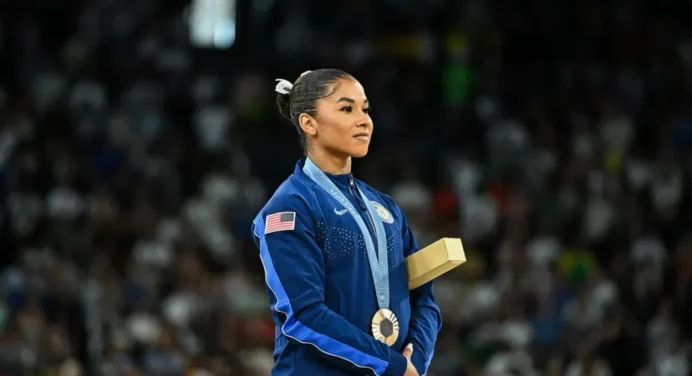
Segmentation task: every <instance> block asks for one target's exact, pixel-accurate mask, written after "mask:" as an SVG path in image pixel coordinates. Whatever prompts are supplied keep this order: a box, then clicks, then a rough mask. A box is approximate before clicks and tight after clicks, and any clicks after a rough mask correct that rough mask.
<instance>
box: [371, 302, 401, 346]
mask: <svg viewBox="0 0 692 376" xmlns="http://www.w3.org/2000/svg"><path fill="white" fill-rule="evenodd" d="M372 335H373V337H375V339H376V340H378V341H380V342H382V343H384V344H386V345H387V346H392V345H394V343H396V340H397V338H399V320H398V319H397V318H396V315H394V312H392V311H390V310H388V309H381V310H379V311H377V312H375V315H374V316H373V317H372Z"/></svg>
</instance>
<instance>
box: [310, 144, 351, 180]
mask: <svg viewBox="0 0 692 376" xmlns="http://www.w3.org/2000/svg"><path fill="white" fill-rule="evenodd" d="M308 158H310V160H311V161H312V163H314V164H315V166H317V167H319V169H320V170H322V171H324V172H325V173H327V174H331V175H342V174H349V173H351V157H342V156H336V155H333V154H329V153H327V152H326V151H324V150H321V149H318V150H315V149H313V150H310V151H309V152H308Z"/></svg>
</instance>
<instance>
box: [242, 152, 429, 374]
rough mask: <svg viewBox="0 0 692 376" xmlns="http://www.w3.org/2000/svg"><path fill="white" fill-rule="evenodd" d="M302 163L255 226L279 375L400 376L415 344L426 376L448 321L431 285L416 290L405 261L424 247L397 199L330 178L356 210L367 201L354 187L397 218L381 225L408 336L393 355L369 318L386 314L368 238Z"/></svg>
mask: <svg viewBox="0 0 692 376" xmlns="http://www.w3.org/2000/svg"><path fill="white" fill-rule="evenodd" d="M303 164H304V159H303V160H300V161H299V162H298V163H297V165H296V169H295V172H294V173H293V174H292V175H291V176H290V177H289V178H288V179H287V180H286V181H285V182H284V183H283V184H281V186H280V187H279V188H278V189H277V190H276V192H275V193H274V195H273V196H272V198H271V199H270V200H269V202H268V203H267V204H266V205H265V207H264V208H263V209H262V210H261V211H260V213H259V214H258V215H257V217H256V218H255V220H254V221H253V225H252V232H253V236H254V240H255V243H256V244H257V246H258V248H259V250H260V258H261V260H262V264H263V266H264V272H265V282H266V284H267V290H268V295H269V300H270V304H271V310H272V315H273V318H274V323H275V326H276V335H275V338H276V342H275V348H274V360H275V365H274V368H273V370H272V375H274V376H283V375H300V376H312V375H314V376H318V375H319V376H328V375H382V376H401V375H404V373H405V370H406V364H407V363H406V358H404V356H403V355H401V352H402V351H403V349H404V347H405V346H406V345H407V344H408V343H412V344H413V346H414V352H413V357H412V363H413V365H414V366H415V367H416V369H417V370H418V373H419V374H420V375H424V374H425V373H426V372H427V369H428V366H429V365H430V361H431V360H432V357H433V350H434V348H435V341H436V340H437V334H438V332H439V331H440V328H441V325H442V318H441V315H440V310H439V308H438V306H437V303H435V299H434V297H433V285H432V282H431V283H428V284H426V285H424V286H421V287H420V288H418V289H416V290H414V291H410V292H409V289H408V276H407V271H406V264H405V263H404V258H405V257H406V256H409V255H410V254H412V253H414V252H416V251H418V245H417V244H416V240H415V239H414V237H413V234H412V233H411V230H410V229H409V227H408V224H407V222H406V218H404V215H403V214H402V212H401V210H400V209H399V208H398V207H397V206H396V205H395V204H394V202H393V201H392V199H391V198H390V197H389V196H387V195H385V194H382V193H380V192H378V191H376V190H375V189H373V188H371V187H369V186H368V185H366V184H365V183H363V182H361V181H358V180H355V179H353V176H352V175H351V174H347V175H327V176H329V178H330V179H332V181H334V183H335V184H336V185H337V187H339V188H340V189H341V190H342V192H343V193H344V195H345V196H346V197H348V198H349V199H350V200H351V201H352V203H353V205H354V207H355V208H356V209H358V210H360V209H363V208H364V203H362V202H361V200H362V199H361V198H360V197H359V195H358V194H357V193H355V194H353V193H352V192H353V188H355V187H357V189H360V190H361V191H362V192H363V193H364V194H365V196H366V197H368V198H369V199H370V200H371V201H373V202H374V203H377V204H379V205H380V206H381V208H380V210H378V211H381V209H382V208H384V212H380V214H381V215H385V216H387V215H389V216H391V217H389V218H388V219H390V220H389V221H383V225H384V226H385V229H386V232H387V241H388V245H389V247H388V248H389V249H388V257H389V269H390V274H389V280H390V281H389V283H390V307H389V308H390V309H391V310H392V311H393V312H394V313H395V314H396V316H397V318H398V319H399V325H400V333H399V339H398V340H397V342H396V343H395V344H394V346H392V347H391V348H390V347H389V346H387V345H385V344H383V343H380V342H378V341H377V340H375V338H374V337H373V336H372V334H371V328H370V326H371V323H370V320H371V319H372V316H373V315H374V314H375V312H376V311H377V310H378V309H379V307H378V306H377V300H376V297H375V288H374V285H373V280H372V276H371V274H370V264H369V263H368V257H367V251H366V248H365V243H364V241H363V236H362V234H361V232H360V230H359V228H358V226H357V225H356V223H355V221H354V220H353V217H351V215H350V214H349V213H347V212H346V210H343V207H342V206H341V205H340V204H339V203H338V201H336V200H335V199H334V198H332V196H330V195H329V193H327V192H326V191H324V190H323V189H322V188H321V187H320V186H318V185H317V184H316V183H314V182H313V181H312V180H311V179H310V178H309V177H308V176H307V175H305V173H304V172H303V170H302V168H303ZM361 211H362V213H361V214H362V215H364V216H367V214H366V211H365V210H361ZM387 211H388V212H389V213H387ZM291 213H294V214H293V215H291ZM272 214H279V215H278V216H276V215H275V216H272ZM268 217H269V220H267V218H268ZM392 217H393V221H391V219H392ZM279 218H280V219H279ZM364 221H365V223H367V224H368V226H370V227H371V221H369V220H368V219H367V218H366V217H364ZM268 222H269V223H268ZM389 222H391V223H389ZM370 231H371V232H373V233H374V231H373V229H372V228H370ZM375 244H377V242H375Z"/></svg>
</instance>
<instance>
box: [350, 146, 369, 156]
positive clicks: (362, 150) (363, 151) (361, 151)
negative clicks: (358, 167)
mask: <svg viewBox="0 0 692 376" xmlns="http://www.w3.org/2000/svg"><path fill="white" fill-rule="evenodd" d="M349 154H350V155H351V158H363V157H365V156H366V155H367V154H368V147H367V146H365V147H359V148H354V149H353V150H351V152H350V153H349Z"/></svg>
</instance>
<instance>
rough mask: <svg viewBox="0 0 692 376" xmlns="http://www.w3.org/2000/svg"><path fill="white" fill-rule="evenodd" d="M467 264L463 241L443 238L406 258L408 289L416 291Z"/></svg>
mask: <svg viewBox="0 0 692 376" xmlns="http://www.w3.org/2000/svg"><path fill="white" fill-rule="evenodd" d="M465 262H466V255H465V254H464V246H463V245H462V244H461V239H458V238H442V239H440V240H438V241H436V242H435V243H432V244H430V245H429V246H427V247H425V248H423V249H421V250H419V251H418V252H416V253H414V254H412V255H411V256H409V257H407V258H406V267H407V268H408V288H409V290H413V289H416V288H418V287H420V286H422V285H424V284H426V283H428V282H430V281H432V280H433V279H435V278H437V277H439V276H441V275H443V274H445V273H447V272H448V271H450V270H452V269H454V268H456V267H457V266H459V265H461V264H463V263H465Z"/></svg>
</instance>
